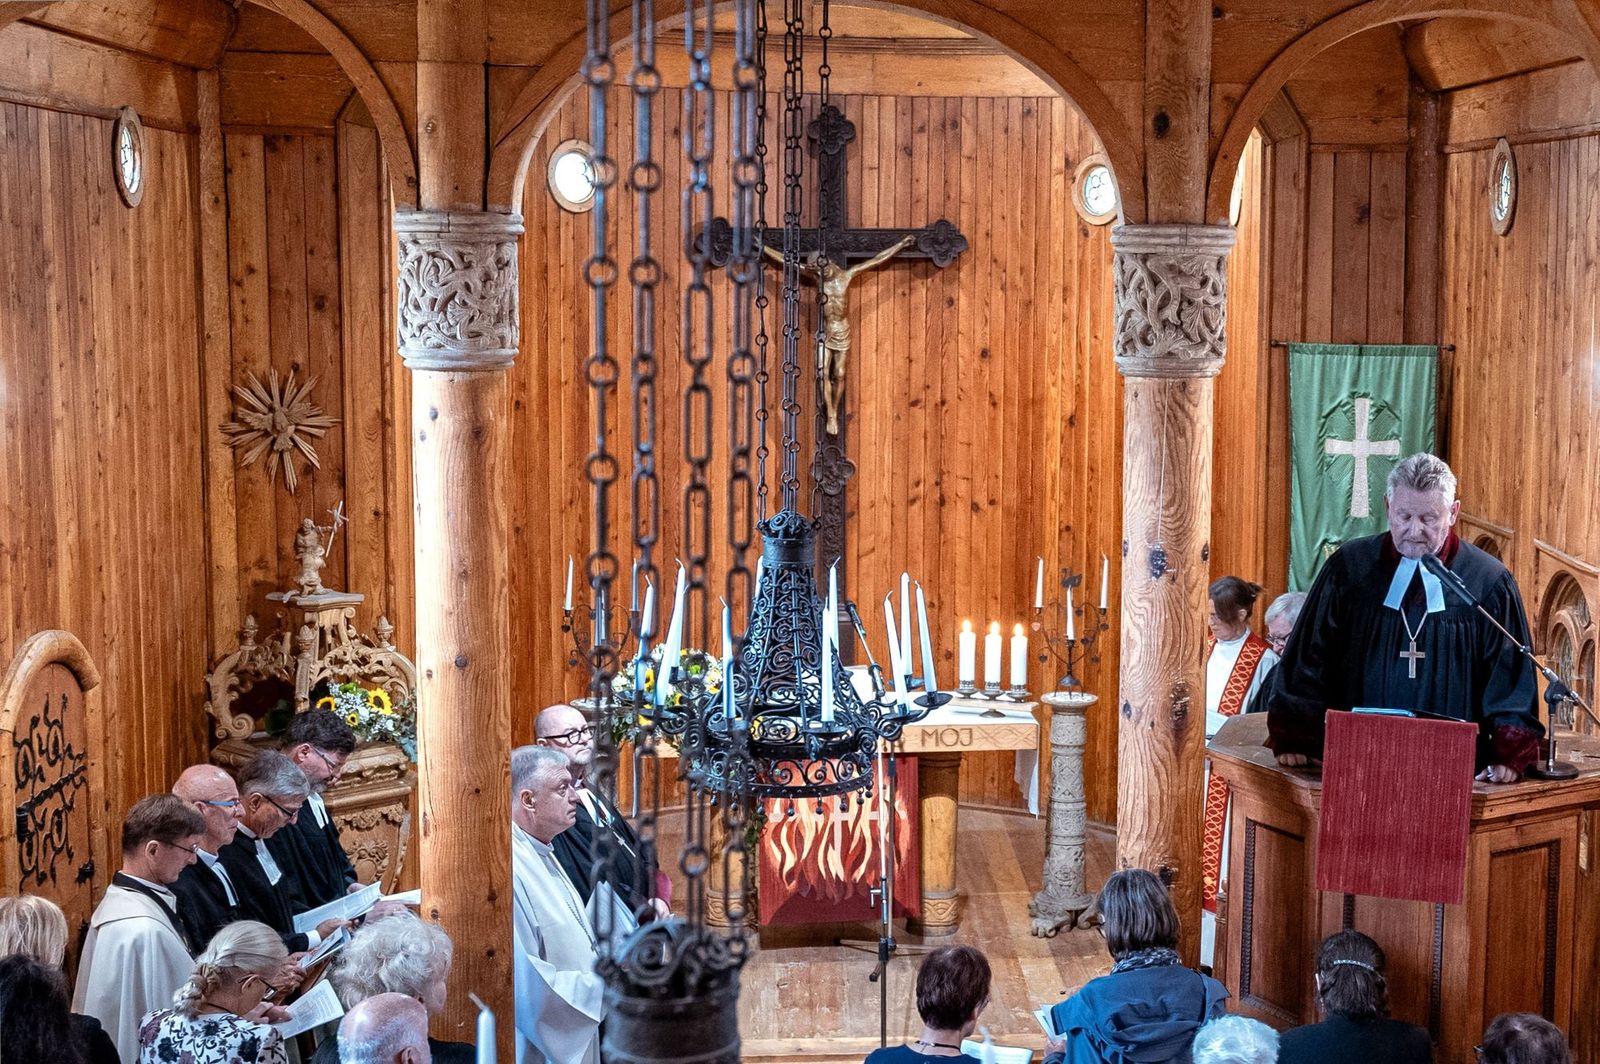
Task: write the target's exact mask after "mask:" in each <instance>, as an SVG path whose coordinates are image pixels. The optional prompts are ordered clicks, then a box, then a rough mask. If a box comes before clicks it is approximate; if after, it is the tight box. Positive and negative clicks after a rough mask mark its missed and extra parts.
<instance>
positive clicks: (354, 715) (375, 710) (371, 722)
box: [314, 683, 417, 762]
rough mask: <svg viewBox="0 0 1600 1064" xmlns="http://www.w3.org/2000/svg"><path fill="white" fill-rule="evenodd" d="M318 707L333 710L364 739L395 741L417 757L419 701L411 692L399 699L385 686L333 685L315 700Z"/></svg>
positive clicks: (413, 757)
mask: <svg viewBox="0 0 1600 1064" xmlns="http://www.w3.org/2000/svg"><path fill="white" fill-rule="evenodd" d="M314 704H315V706H316V708H318V709H331V710H333V712H334V713H337V714H338V715H339V716H340V717H342V718H343V719H344V722H345V723H346V724H348V725H350V729H351V730H352V731H354V732H355V733H356V738H357V739H358V740H360V741H361V742H377V743H394V744H395V745H396V746H398V747H400V749H402V750H404V751H405V752H406V756H407V757H408V758H410V759H411V760H412V761H413V762H415V761H416V760H417V704H416V698H415V696H412V695H408V696H406V697H405V698H402V699H401V700H400V701H399V702H396V701H395V700H394V699H393V698H391V697H390V695H389V692H388V691H385V690H384V689H383V688H381V687H363V686H362V685H361V684H359V683H341V684H333V685H331V686H330V687H329V688H328V693H327V694H325V695H323V696H322V697H321V698H319V699H317V700H316V702H315V703H314Z"/></svg>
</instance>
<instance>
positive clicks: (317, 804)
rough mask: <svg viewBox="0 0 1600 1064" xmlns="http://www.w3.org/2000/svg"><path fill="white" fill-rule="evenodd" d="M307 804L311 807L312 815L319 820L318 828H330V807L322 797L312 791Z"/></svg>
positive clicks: (307, 798)
mask: <svg viewBox="0 0 1600 1064" xmlns="http://www.w3.org/2000/svg"><path fill="white" fill-rule="evenodd" d="M306 804H307V805H309V806H310V807H311V814H312V815H313V816H315V817H316V818H317V827H319V828H325V827H327V826H328V807H327V805H325V804H324V803H323V801H322V795H320V794H318V793H317V792H316V791H312V792H311V793H310V794H309V795H307V796H306Z"/></svg>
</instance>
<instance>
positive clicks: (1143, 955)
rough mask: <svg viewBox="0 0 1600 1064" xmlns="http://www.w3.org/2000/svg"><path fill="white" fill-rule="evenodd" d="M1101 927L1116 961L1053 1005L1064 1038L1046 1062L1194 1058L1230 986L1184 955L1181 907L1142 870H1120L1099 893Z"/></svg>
mask: <svg viewBox="0 0 1600 1064" xmlns="http://www.w3.org/2000/svg"><path fill="white" fill-rule="evenodd" d="M1100 913H1101V915H1102V917H1103V918H1104V920H1105V923H1104V924H1103V925H1102V928H1101V930H1102V931H1103V933H1104V934H1105V938H1106V948H1107V949H1108V950H1110V952H1111V957H1112V959H1113V961H1114V962H1115V963H1114V964H1112V966H1111V974H1109V975H1103V976H1101V977H1099V978H1098V979H1091V980H1090V981H1089V982H1087V983H1085V984H1084V986H1083V988H1082V989H1081V990H1079V991H1078V992H1077V993H1076V994H1074V995H1073V996H1072V997H1069V998H1067V999H1066V1000H1065V1001H1062V1002H1060V1003H1059V1004H1057V1005H1056V1006H1055V1007H1054V1008H1052V1009H1051V1010H1050V1020H1051V1024H1052V1026H1053V1027H1054V1028H1055V1030H1056V1031H1057V1032H1058V1034H1059V1036H1060V1038H1061V1042H1060V1043H1052V1049H1051V1052H1050V1054H1049V1055H1048V1056H1046V1057H1045V1061H1046V1064H1102V1062H1105V1064H1122V1062H1124V1061H1136V1060H1141V1061H1142V1060H1149V1061H1157V1060H1182V1061H1186V1060H1188V1059H1189V1052H1190V1047H1191V1045H1192V1043H1193V1042H1194V1036H1195V1033H1196V1032H1198V1031H1199V1030H1200V1028H1201V1027H1202V1026H1203V1025H1204V1024H1205V1023H1206V1022H1207V1021H1209V1020H1213V1019H1215V1018H1217V1017H1218V1016H1221V1015H1223V1013H1224V1012H1226V1001H1227V998H1228V992H1227V990H1225V989H1224V988H1223V986H1222V984H1221V983H1219V982H1217V981H1216V980H1215V979H1212V978H1211V977H1210V976H1207V975H1201V974H1200V973H1199V972H1196V971H1193V970H1191V969H1189V968H1185V967H1184V966H1183V962H1182V961H1181V960H1179V958H1178V952H1177V945H1178V913H1177V911H1176V910H1175V909H1174V908H1173V906H1172V899H1171V898H1170V897H1169V896H1168V895H1167V888H1166V887H1164V886H1162V884H1161V880H1159V879H1157V878H1156V876H1155V875H1154V874H1152V873H1150V872H1147V871H1145V870H1144V869H1142V868H1127V869H1123V870H1122V871H1120V872H1116V873H1113V874H1112V876H1111V878H1110V879H1108V880H1106V885H1105V887H1104V888H1103V889H1102V890H1101V891H1100Z"/></svg>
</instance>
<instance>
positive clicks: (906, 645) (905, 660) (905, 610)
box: [898, 573, 911, 676]
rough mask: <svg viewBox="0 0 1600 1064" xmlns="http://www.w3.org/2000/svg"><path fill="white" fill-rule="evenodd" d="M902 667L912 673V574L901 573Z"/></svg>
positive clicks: (908, 673) (906, 671) (907, 673)
mask: <svg viewBox="0 0 1600 1064" xmlns="http://www.w3.org/2000/svg"><path fill="white" fill-rule="evenodd" d="M898 631H899V632H900V667H901V668H902V669H904V670H905V674H906V675H907V676H910V675H911V574H910V573H901V574H900V627H899V629H898Z"/></svg>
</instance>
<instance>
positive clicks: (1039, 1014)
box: [1033, 1005, 1061, 1041]
mask: <svg viewBox="0 0 1600 1064" xmlns="http://www.w3.org/2000/svg"><path fill="white" fill-rule="evenodd" d="M1052 1008H1054V1006H1052V1005H1040V1006H1039V1007H1038V1008H1036V1009H1034V1010H1033V1018H1034V1019H1036V1020H1038V1021H1039V1026H1040V1027H1041V1028H1043V1029H1044V1036H1045V1037H1046V1038H1049V1039H1051V1040H1052V1041H1053V1040H1055V1039H1058V1038H1060V1037H1061V1034H1060V1032H1058V1031H1057V1030H1056V1023H1055V1019H1054V1018H1053V1017H1052V1016H1051V1015H1050V1010H1051V1009H1052Z"/></svg>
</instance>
